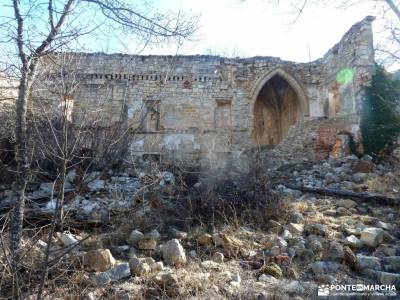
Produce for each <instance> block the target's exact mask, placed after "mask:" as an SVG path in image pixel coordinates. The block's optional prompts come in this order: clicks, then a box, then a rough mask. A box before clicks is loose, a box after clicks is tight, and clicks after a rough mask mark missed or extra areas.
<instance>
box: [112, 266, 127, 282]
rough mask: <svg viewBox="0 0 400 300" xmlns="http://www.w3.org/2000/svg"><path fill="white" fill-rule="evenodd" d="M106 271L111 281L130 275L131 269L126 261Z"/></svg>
mask: <svg viewBox="0 0 400 300" xmlns="http://www.w3.org/2000/svg"><path fill="white" fill-rule="evenodd" d="M107 273H108V275H109V277H110V279H111V281H118V280H121V279H123V278H127V277H130V276H131V270H130V268H129V264H128V263H120V264H117V265H116V266H115V267H113V268H112V269H110V270H109V271H107Z"/></svg>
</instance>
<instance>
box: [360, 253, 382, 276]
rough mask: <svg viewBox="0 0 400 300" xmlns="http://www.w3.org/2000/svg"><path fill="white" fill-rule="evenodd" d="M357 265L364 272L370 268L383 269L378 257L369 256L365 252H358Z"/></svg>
mask: <svg viewBox="0 0 400 300" xmlns="http://www.w3.org/2000/svg"><path fill="white" fill-rule="evenodd" d="M357 265H358V267H359V269H360V271H361V272H362V273H365V272H366V271H367V270H368V269H371V270H381V269H382V267H381V262H380V259H379V258H378V257H375V256H367V255H363V254H357Z"/></svg>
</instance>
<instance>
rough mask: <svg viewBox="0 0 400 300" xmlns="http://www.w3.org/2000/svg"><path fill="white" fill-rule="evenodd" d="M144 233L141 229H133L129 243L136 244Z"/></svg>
mask: <svg viewBox="0 0 400 300" xmlns="http://www.w3.org/2000/svg"><path fill="white" fill-rule="evenodd" d="M143 237H144V234H143V233H141V232H140V231H139V230H136V229H135V230H132V232H131V234H130V235H129V237H128V239H127V242H128V244H129V245H132V246H135V245H136V244H137V243H138V242H139V241H140V240H141V239H142V238H143Z"/></svg>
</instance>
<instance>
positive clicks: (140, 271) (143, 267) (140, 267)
mask: <svg viewBox="0 0 400 300" xmlns="http://www.w3.org/2000/svg"><path fill="white" fill-rule="evenodd" d="M152 264H155V261H154V259H153V258H151V257H150V258H149V259H147V258H137V257H134V258H132V259H130V260H129V267H130V270H131V272H132V273H133V274H135V275H137V276H142V275H147V274H149V273H150V272H151V265H152Z"/></svg>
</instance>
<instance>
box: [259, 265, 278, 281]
mask: <svg viewBox="0 0 400 300" xmlns="http://www.w3.org/2000/svg"><path fill="white" fill-rule="evenodd" d="M258 274H267V275H271V276H273V277H275V278H281V277H282V276H283V272H282V269H281V267H279V266H278V265H277V264H276V263H270V264H269V265H267V266H264V267H262V268H261V269H260V270H258Z"/></svg>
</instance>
